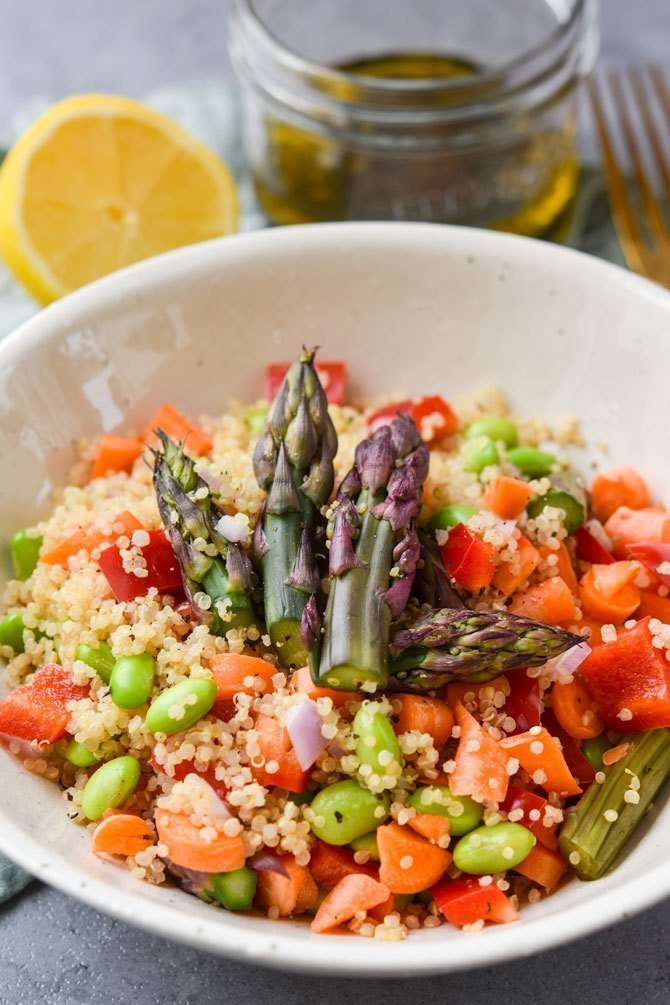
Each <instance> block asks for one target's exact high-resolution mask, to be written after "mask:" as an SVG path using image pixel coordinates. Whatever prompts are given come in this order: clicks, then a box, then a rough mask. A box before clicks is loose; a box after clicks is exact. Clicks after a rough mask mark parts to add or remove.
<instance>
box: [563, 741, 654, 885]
mask: <svg viewBox="0 0 670 1005" xmlns="http://www.w3.org/2000/svg"><path fill="white" fill-rule="evenodd" d="M626 740H627V741H628V742H629V743H630V745H631V747H630V750H629V751H628V752H627V753H626V755H625V756H624V757H622V758H621V760H620V761H617V762H616V764H612V765H611V766H610V767H609V768H607V769H606V770H605V776H606V777H605V781H604V782H602V784H598V783H597V782H594V783H593V784H592V785H590V786H589V788H588V790H587V792H585V793H584V795H583V796H582V797H581V799H580V800H579V802H578V803H577V806H576V807H575V810H574V812H573V813H570V815H569V816H568V817H567V819H566V821H565V823H564V824H563V827H562V828H561V833H560V836H559V839H558V844H559V847H560V850H561V852H562V854H563V856H564V857H565V858H566V859H567V860H568V861H569V862H570V863H571V864H572V865H573V866H574V869H575V872H576V873H577V875H578V876H579V878H580V879H600V877H601V876H602V875H603V874H604V873H605V872H607V870H608V869H609V868H610V866H611V865H613V864H614V861H615V859H616V858H617V856H618V855H619V853H620V852H621V850H622V849H623V847H624V845H625V844H626V842H627V841H628V840H629V838H630V837H631V835H632V833H633V831H634V830H635V828H636V827H637V825H638V824H639V823H640V821H641V820H642V818H643V817H644V815H645V813H646V811H647V809H648V807H649V805H650V803H651V801H652V799H653V798H654V796H655V795H656V793H657V792H658V791H659V789H660V788H661V786H662V785H663V784H664V782H665V781H667V779H668V778H669V777H670V730H668V729H651V730H649V732H647V733H636V734H633V735H632V736H628V737H626ZM627 793H629V795H628V797H627V798H626V794H627ZM636 799H637V800H638V801H637V802H636V801H635V800H636ZM629 800H632V801H629ZM606 814H607V816H606ZM608 817H610V818H611V819H608Z"/></svg>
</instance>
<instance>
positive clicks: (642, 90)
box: [589, 66, 670, 287]
mask: <svg viewBox="0 0 670 1005" xmlns="http://www.w3.org/2000/svg"><path fill="white" fill-rule="evenodd" d="M605 80H606V82H607V85H608V86H609V95H610V101H611V104H612V107H613V109H614V112H615V113H616V115H615V116H612V124H611V125H608V121H607V119H608V117H607V112H606V107H605V106H606V100H605V94H606V92H607V88H606V87H603V84H602V83H599V82H598V81H596V79H595V78H591V80H590V81H589V92H590V97H591V104H592V107H593V112H594V115H595V120H596V126H597V129H598V135H599V137H600V144H601V147H602V152H603V157H604V162H605V178H606V181H607V191H608V195H609V200H610V208H611V210H612V217H613V219H614V225H615V227H616V231H617V234H618V236H619V241H620V243H621V248H622V251H623V253H624V255H625V257H626V261H627V262H628V264H629V265H630V267H631V268H632V269H635V271H636V272H641V273H642V274H643V275H645V276H647V277H648V278H649V279H654V280H655V281H656V282H657V283H661V284H662V285H664V286H667V287H670V224H669V223H668V218H667V216H666V212H670V88H668V84H667V83H666V80H665V77H664V75H663V72H662V71H661V69H660V67H658V66H650V67H647V68H646V70H645V71H644V72H643V71H641V70H639V69H629V70H628V71H627V72H624V71H620V70H619V71H617V70H612V71H610V72H609V73H608V74H607V77H606V78H605ZM617 119H618V128H617V121H616V120H617ZM634 121H637V123H638V124H639V128H638V130H637V131H636V129H635V126H634V124H633V123H634ZM617 149H620V150H622V151H623V153H624V155H626V156H627V158H628V159H629V162H630V164H631V166H632V177H629V175H628V174H627V173H626V171H625V169H624V167H622V164H625V159H624V158H621V157H619V156H618V155H617ZM650 165H653V166H654V168H655V177H654V172H653V170H650ZM657 188H660V190H661V191H662V192H663V195H664V197H665V200H666V206H664V205H663V203H662V201H661V199H659V197H658V195H657V194H656V189H657Z"/></svg>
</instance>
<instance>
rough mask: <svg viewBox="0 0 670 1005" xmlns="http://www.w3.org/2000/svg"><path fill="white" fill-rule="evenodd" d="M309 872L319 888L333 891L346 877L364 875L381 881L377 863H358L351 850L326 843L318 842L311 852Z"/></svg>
mask: <svg viewBox="0 0 670 1005" xmlns="http://www.w3.org/2000/svg"><path fill="white" fill-rule="evenodd" d="M309 871H310V872H311V874H312V878H313V879H314V882H315V883H316V885H317V886H322V887H323V888H324V890H332V889H333V887H334V886H337V884H338V883H339V882H340V880H341V879H344V877H345V876H353V875H354V874H356V873H363V874H364V875H366V876H370V877H371V879H376V880H379V867H378V866H377V865H376V863H375V862H364V863H360V862H357V861H356V859H355V858H354V853H353V851H351V849H350V848H341V847H338V846H336V845H333V844H327V843H326V842H325V841H317V842H316V844H315V845H314V846H313V847H312V849H311V851H310V859H309Z"/></svg>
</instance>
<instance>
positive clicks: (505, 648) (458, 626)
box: [390, 608, 584, 691]
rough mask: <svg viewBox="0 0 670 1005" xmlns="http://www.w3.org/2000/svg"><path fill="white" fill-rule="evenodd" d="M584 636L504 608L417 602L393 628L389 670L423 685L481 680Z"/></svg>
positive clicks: (539, 659)
mask: <svg viewBox="0 0 670 1005" xmlns="http://www.w3.org/2000/svg"><path fill="white" fill-rule="evenodd" d="M583 641H584V640H583V639H582V638H580V637H579V636H578V635H573V634H572V633H571V632H566V631H563V629H559V628H552V627H550V626H549V625H544V624H542V623H541V622H539V621H533V620H532V619H531V618H522V617H519V616H518V615H515V614H509V613H507V612H506V611H470V610H466V609H462V610H453V609H443V610H437V611H436V610H432V609H430V608H422V609H421V611H420V613H419V615H418V616H417V617H415V618H414V619H413V620H412V621H410V622H408V623H405V624H403V625H402V626H400V627H399V628H398V629H396V630H395V631H394V632H393V635H392V638H391V664H390V672H391V674H393V676H394V677H395V678H396V679H397V680H398V681H402V685H403V689H404V688H414V689H415V690H417V691H428V690H431V689H432V688H436V687H441V686H442V685H443V684H447V683H449V682H450V681H454V680H469V681H472V682H473V683H482V682H484V681H487V680H492V679H493V677H497V676H498V674H501V673H507V672H508V671H509V670H515V669H516V668H518V667H535V666H542V664H543V663H546V661H547V660H548V659H551V658H552V657H554V656H560V655H561V653H564V652H566V650H568V649H571V648H572V647H573V646H575V645H577V644H578V643H580V642H583Z"/></svg>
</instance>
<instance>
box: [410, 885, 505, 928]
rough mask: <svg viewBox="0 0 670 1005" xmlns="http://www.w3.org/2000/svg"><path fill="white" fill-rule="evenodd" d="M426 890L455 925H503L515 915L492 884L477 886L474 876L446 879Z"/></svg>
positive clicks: (502, 895) (500, 892) (498, 889)
mask: <svg viewBox="0 0 670 1005" xmlns="http://www.w3.org/2000/svg"><path fill="white" fill-rule="evenodd" d="M429 893H430V895H431V896H432V897H433V898H434V900H435V903H436V904H437V906H438V907H439V909H440V911H441V912H442V914H443V915H444V916H445V918H446V919H447V921H450V922H451V924H452V925H458V926H459V928H462V927H463V925H474V924H475V922H477V921H491V922H496V923H498V924H505V923H506V922H508V921H517V920H518V918H519V914H518V911H517V910H516V908H515V907H514V904H513V903H512V902H511V900H509V899H508V898H507V897H506V896H505V894H504V893H503V892H502V890H501V889H500V888H499V887H497V886H496V885H495V883H491V884H490V885H489V886H480V885H479V881H478V880H477V879H448V878H447V879H441V880H440V882H439V883H437V884H436V885H435V886H433V887H431V889H430V891H429Z"/></svg>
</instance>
